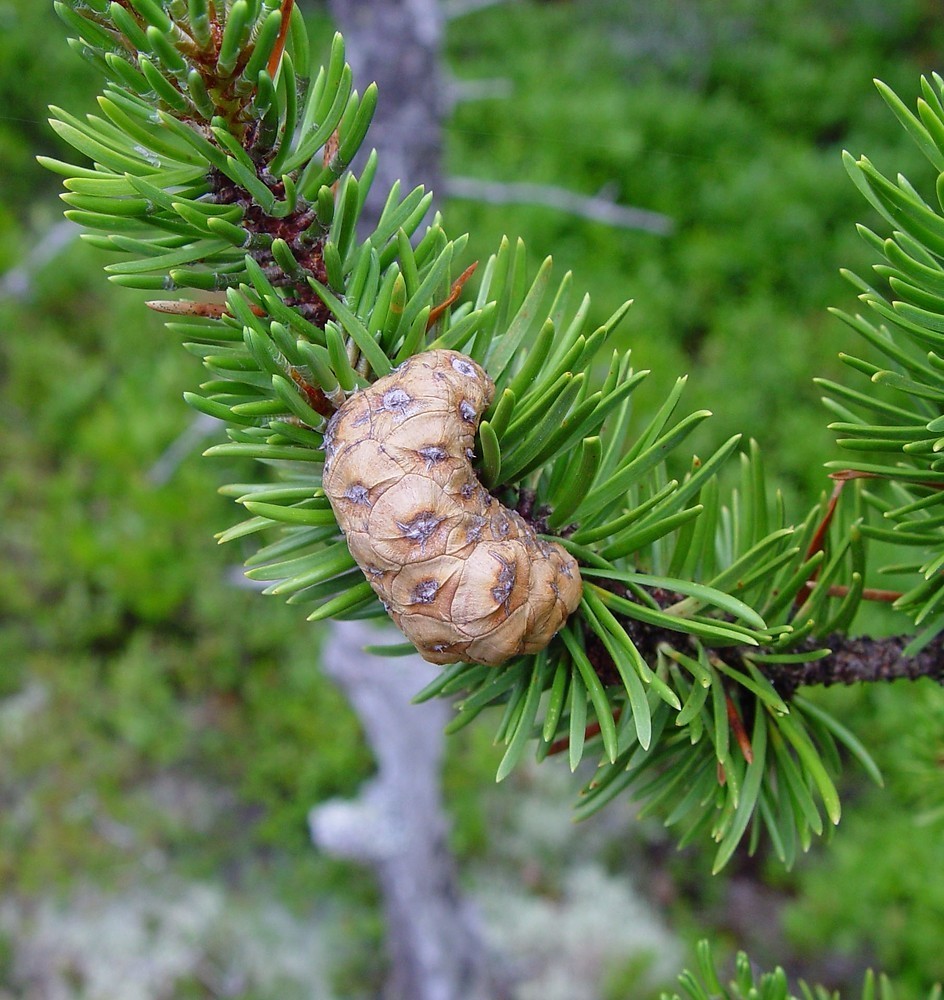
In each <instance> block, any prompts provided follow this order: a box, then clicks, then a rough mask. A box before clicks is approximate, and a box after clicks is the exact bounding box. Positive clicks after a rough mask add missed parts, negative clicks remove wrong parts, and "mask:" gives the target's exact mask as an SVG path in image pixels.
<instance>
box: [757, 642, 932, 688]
mask: <svg viewBox="0 0 944 1000" xmlns="http://www.w3.org/2000/svg"><path fill="white" fill-rule="evenodd" d="M912 639H913V636H908V635H892V636H886V637H883V638H878V639H869V638H865V637H858V638H854V639H853V638H850V637H849V636H845V635H828V636H826V637H825V638H823V639H821V640H819V641H815V640H814V641H809V642H808V643H807V644H806V648H807V649H808V650H809V651H810V652H812V651H813V650H814V649H829V650H831V652H830V653H829V655H828V656H824V657H823V658H822V659H819V660H809V661H808V662H806V663H765V664H763V666H762V669H763V672H764V674H765V676H766V677H767V678H768V679H769V680H770V682H771V683H772V684H773V685H774V687H775V688H776V689H777V691H778V692H779V693H780V694H781V695H782V696H783V697H785V698H789V697H790V696H792V695H793V694H794V693H795V692H796V690H797V689H798V688H801V687H811V686H813V685H817V684H821V685H823V686H824V687H829V686H830V685H833V684H860V683H876V682H879V681H885V682H888V681H899V680H909V681H916V680H920V679H921V678H922V677H927V678H928V679H929V680H933V681H935V682H936V683H938V684H942V683H944V633H942V634H940V635H937V636H935V637H934V639H932V640H931V642H929V643H928V644H927V645H926V646H925V647H924V648H923V649H922V650H920V651H919V652H917V653H915V654H914V656H905V655H904V651H905V649H906V647H907V646H908V643H909V642H911V641H912Z"/></svg>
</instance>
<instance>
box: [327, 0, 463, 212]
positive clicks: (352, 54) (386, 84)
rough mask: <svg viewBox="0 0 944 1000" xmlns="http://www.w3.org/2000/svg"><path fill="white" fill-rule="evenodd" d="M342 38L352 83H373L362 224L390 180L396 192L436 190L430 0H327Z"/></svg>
mask: <svg viewBox="0 0 944 1000" xmlns="http://www.w3.org/2000/svg"><path fill="white" fill-rule="evenodd" d="M331 12H332V14H333V15H334V18H335V20H336V22H337V25H338V28H339V29H340V31H341V33H342V34H343V35H344V38H345V41H346V42H347V50H348V61H349V62H350V64H351V68H352V69H353V71H354V85H355V86H356V87H357V89H358V90H359V91H361V92H363V90H364V88H365V87H366V86H367V84H369V83H370V82H371V80H376V81H377V85H378V87H379V88H380V98H379V101H378V104H377V113H376V115H375V116H374V123H373V126H372V128H371V133H370V134H371V140H372V142H373V144H374V145H375V146H376V148H377V151H378V153H379V155H380V162H379V165H378V168H377V177H376V178H375V180H374V184H373V188H372V189H371V192H370V195H369V197H368V199H367V204H366V206H365V212H364V225H365V226H373V225H374V224H375V223H376V221H377V219H378V218H379V216H380V211H381V209H382V208H383V205H384V202H385V200H386V197H387V194H388V193H389V191H390V188H391V186H392V185H393V183H394V181H396V180H399V181H400V183H401V190H402V193H403V194H405V193H407V192H408V191H411V190H412V189H413V188H414V187H416V186H417V185H419V184H422V185H424V186H425V187H426V189H427V190H430V189H431V190H432V191H434V192H441V191H442V166H441V164H442V121H443V118H444V116H445V113H446V110H447V96H446V85H445V79H444V76H443V72H442V67H441V63H440V55H441V50H442V40H443V16H442V12H441V10H440V5H439V2H438V0H369V2H368V0H331Z"/></svg>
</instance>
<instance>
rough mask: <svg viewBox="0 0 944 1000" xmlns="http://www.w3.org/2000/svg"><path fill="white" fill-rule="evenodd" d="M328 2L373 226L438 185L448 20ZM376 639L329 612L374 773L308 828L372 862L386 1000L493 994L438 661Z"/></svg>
mask: <svg viewBox="0 0 944 1000" xmlns="http://www.w3.org/2000/svg"><path fill="white" fill-rule="evenodd" d="M331 10H332V13H333V14H334V17H335V20H336V21H337V25H338V28H339V29H340V31H341V32H342V34H343V35H344V38H345V41H346V43H347V53H348V61H349V62H350V63H351V68H352V69H353V71H354V80H355V86H356V87H357V88H358V90H360V91H361V92H363V89H364V87H365V86H366V85H367V84H368V83H369V82H370V81H371V80H376V81H377V84H378V86H379V89H380V99H379V102H378V106H377V114H376V115H375V118H374V124H373V127H372V130H371V138H372V139H373V144H374V146H375V147H376V148H377V152H378V155H379V164H378V170H377V176H376V178H375V180H374V183H373V186H372V188H371V191H370V194H369V196H368V199H367V202H366V205H365V209H364V215H363V225H364V226H365V231H369V229H368V228H367V227H371V228H372V227H373V226H374V225H375V224H376V222H377V220H378V219H379V217H380V212H381V210H382V209H383V206H384V202H385V201H386V198H387V195H388V194H389V192H390V188H391V187H392V185H393V183H394V182H395V181H397V180H399V181H400V184H401V196H402V195H403V194H406V193H407V192H408V191H411V190H412V189H413V188H414V187H416V186H418V185H420V184H422V185H423V186H424V187H425V188H426V189H427V190H430V189H432V190H433V191H438V190H441V189H442V183H441V181H442V175H441V150H442V120H443V117H444V115H445V112H446V99H445V88H444V83H443V78H442V73H441V69H440V62H439V60H440V50H441V45H442V35H443V31H442V28H443V19H442V15H441V13H440V10H439V4H438V0H370V2H367V0H331ZM372 641H373V642H376V641H377V634H376V631H375V630H373V629H371V628H369V627H365V626H364V625H362V624H360V623H358V622H338V623H335V624H334V625H333V626H332V631H331V636H330V639H329V641H328V643H327V644H326V646H325V649H324V655H323V662H324V668H325V670H326V672H327V673H329V674H330V676H332V677H333V678H334V679H335V680H336V681H337V683H338V684H339V686H340V687H342V688H343V690H344V691H345V693H346V694H347V696H348V698H349V699H350V701H351V704H352V705H353V707H354V709H355V711H356V712H357V714H358V717H359V719H360V721H361V725H362V726H363V727H364V733H365V736H366V737H367V740H368V742H369V743H370V745H371V747H372V749H373V752H374V757H375V759H376V761H377V768H378V773H377V777H376V778H375V779H374V780H373V781H371V782H369V783H367V784H366V785H365V786H364V788H363V789H362V790H361V794H360V796H359V797H358V799H356V800H354V801H350V802H330V803H326V804H325V805H322V806H320V807H318V808H316V809H314V810H312V814H311V829H312V837H313V839H314V841H315V843H316V844H317V845H318V846H319V847H321V848H322V849H323V850H325V851H328V852H329V853H331V854H335V855H338V856H342V857H347V858H351V859H354V860H357V861H359V862H361V863H362V864H368V865H370V866H371V867H372V868H373V869H374V871H375V872H376V873H377V878H378V881H379V883H380V887H381V891H382V894H383V901H384V909H385V915H386V923H387V950H388V954H389V960H390V973H389V979H388V983H387V988H386V990H385V997H386V998H387V1000H486V998H487V1000H495V998H497V997H500V996H501V995H502V990H501V989H500V987H499V986H498V985H497V983H496V982H495V977H494V976H493V974H492V972H491V971H490V964H491V963H490V961H489V955H488V951H487V949H486V948H485V945H484V943H483V941H482V938H481V936H480V934H479V930H478V927H477V924H476V920H475V915H474V913H473V911H472V908H471V906H470V904H469V903H468V901H466V900H465V899H464V898H463V895H462V892H461V890H460V887H459V882H458V877H457V872H456V866H455V859H454V858H453V856H452V853H451V851H450V849H449V845H448V839H447V834H448V819H447V817H446V812H445V809H444V806H443V801H442V790H441V783H440V770H441V763H442V755H443V749H444V736H443V732H442V730H443V726H444V725H445V723H446V721H447V719H448V717H449V709H448V707H447V706H446V705H445V704H443V703H441V702H436V703H431V704H424V705H413V704H411V699H412V697H413V695H414V694H416V692H417V691H418V690H419V689H420V688H421V687H423V686H424V685H425V684H427V683H428V682H429V681H430V680H431V679H432V678H433V677H434V676H435V674H436V671H437V669H438V668H436V667H433V666H432V665H430V664H428V663H425V662H424V661H423V660H421V659H420V658H419V657H418V656H413V657H404V658H397V659H389V660H383V659H381V658H379V657H373V656H369V655H367V654H365V653H364V652H363V651H362V647H363V646H364V644H366V643H369V642H372Z"/></svg>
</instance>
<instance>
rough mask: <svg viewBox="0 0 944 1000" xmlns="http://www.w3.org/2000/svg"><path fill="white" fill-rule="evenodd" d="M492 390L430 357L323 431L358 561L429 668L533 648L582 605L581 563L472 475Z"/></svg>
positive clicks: (328, 481)
mask: <svg viewBox="0 0 944 1000" xmlns="http://www.w3.org/2000/svg"><path fill="white" fill-rule="evenodd" d="M494 391H495V386H494V384H493V383H492V380H491V379H490V378H489V377H488V375H487V374H486V373H485V372H484V371H483V370H482V368H481V367H480V366H479V365H477V364H476V363H475V362H474V361H472V359H471V358H467V357H466V356H465V355H463V354H459V353H457V352H456V351H428V352H427V353H425V354H419V355H416V356H415V357H412V358H410V359H409V360H407V361H406V362H404V363H403V364H402V365H401V366H400V367H399V368H398V369H397V370H396V371H394V372H392V373H391V374H389V375H387V376H385V377H384V378H381V379H378V381H377V382H375V383H374V384H373V385H371V386H369V387H368V388H366V389H363V390H361V391H360V392H358V393H356V394H355V395H354V396H352V397H351V398H350V399H349V400H348V401H347V402H346V403H345V404H344V405H343V406H342V407H341V409H340V410H338V412H337V413H336V414H335V415H334V416H333V417H332V419H331V422H330V423H329V425H328V429H327V432H326V435H325V455H326V458H325V468H324V479H323V482H324V489H325V494H326V495H327V497H328V499H329V501H330V502H331V506H332V508H333V510H334V513H335V516H336V517H337V519H338V524H339V525H340V526H341V529H342V531H344V533H345V536H346V538H347V542H348V545H349V546H350V549H351V553H352V554H353V556H354V558H355V559H356V560H357V562H358V564H359V565H360V567H361V569H362V570H363V571H364V575H365V576H366V577H367V579H368V580H369V581H370V583H371V585H372V586H373V588H374V590H375V591H376V592H377V594H378V596H379V597H380V599H381V600H382V601H383V603H384V606H385V607H386V608H387V610H388V612H389V613H390V616H391V617H392V618H393V620H394V621H395V622H396V623H397V625H398V626H399V627H400V629H401V630H402V631H403V633H404V634H405V635H406V636H407V638H408V639H409V640H410V641H411V642H413V643H414V644H415V646H416V648H417V650H418V651H419V652H420V654H421V655H422V656H423V657H424V658H425V659H427V660H429V661H431V662H432V663H455V662H457V661H460V660H467V661H469V662H473V663H484V664H489V665H498V664H500V663H504V662H505V661H506V660H509V659H510V658H511V657H513V656H516V655H518V654H520V653H536V652H538V651H539V650H541V649H543V648H544V647H545V646H546V645H547V644H548V643H549V642H550V641H551V639H552V638H553V636H554V635H555V633H556V632H557V631H558V630H559V629H560V627H561V626H562V625H563V624H564V622H565V621H566V620H567V616H568V615H570V614H571V612H573V611H574V609H575V608H576V607H577V605H578V604H579V603H580V594H581V588H582V584H581V580H580V572H579V570H578V568H577V563H576V561H575V560H574V559H573V558H572V557H571V556H570V555H569V554H568V553H567V552H566V551H565V550H564V549H563V548H562V547H561V546H560V545H558V544H556V543H554V542H547V541H544V540H543V539H541V538H539V537H538V536H537V534H536V533H535V531H534V529H533V528H532V527H531V525H529V524H528V523H527V522H526V521H525V520H524V519H523V518H522V517H521V516H520V515H519V514H517V513H516V512H514V511H511V510H508V509H506V508H505V507H503V506H502V505H501V504H500V503H499V502H498V501H497V500H496V499H495V498H494V497H493V496H491V495H490V494H489V492H488V491H487V490H486V489H485V488H484V487H483V486H482V484H481V483H480V482H479V481H478V479H477V478H476V475H475V471H474V470H473V468H472V459H473V457H474V443H475V432H476V429H477V428H478V423H479V419H480V418H481V416H482V413H483V412H484V411H485V409H486V407H487V406H488V404H489V403H490V402H491V399H492V395H493V394H494Z"/></svg>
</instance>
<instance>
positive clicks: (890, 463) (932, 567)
mask: <svg viewBox="0 0 944 1000" xmlns="http://www.w3.org/2000/svg"><path fill="white" fill-rule="evenodd" d="M879 90H880V92H881V94H882V96H883V97H884V99H885V101H886V103H887V104H888V105H889V107H890V108H891V109H892V111H893V112H894V114H895V116H896V117H897V118H898V119H899V121H900V122H901V124H902V126H903V127H904V129H905V130H906V131H907V133H908V135H909V136H910V137H911V138H912V139H913V140H914V142H915V144H916V145H917V146H918V148H919V149H920V150H921V152H922V153H923V154H924V155H925V157H927V159H928V161H929V162H930V163H931V165H932V166H933V167H934V169H935V170H936V171H937V172H938V183H937V188H938V191H939V192H940V190H941V178H942V177H944V105H942V103H941V100H942V95H944V79H942V78H941V77H940V76H938V75H937V74H934V76H933V78H932V79H930V80H929V79H927V78H922V81H921V93H922V96H921V97H920V98H919V99H918V105H917V109H918V114H917V115H915V114H913V113H912V112H911V111H909V110H908V108H907V107H906V106H905V104H904V103H903V102H902V101H901V100H900V99H899V98H898V97H897V96H896V95H895V94H894V92H892V91H891V90H890V89H889V88H888V87H887V86H885V85H884V84H879ZM845 162H846V167H847V169H848V171H849V173H850V176H851V177H852V179H853V181H854V182H855V184H856V185H857V187H858V188H859V189H860V191H861V192H862V193H863V195H864V196H865V197H866V198H867V199H868V201H869V202H870V204H871V205H872V207H873V208H874V209H875V210H876V211H877V212H878V213H879V215H880V216H881V217H882V219H883V220H884V222H885V223H886V224H887V225H889V226H891V227H893V229H892V233H891V235H890V236H888V237H886V238H882V237H881V236H879V235H877V234H876V233H874V232H873V231H872V230H870V229H867V228H865V227H861V229H860V232H861V234H862V236H863V238H864V239H865V240H866V242H867V243H868V244H869V245H870V247H871V248H872V249H873V250H875V251H878V252H879V253H881V255H882V256H883V257H884V262H883V263H881V264H876V265H874V266H873V270H874V272H875V273H876V275H877V277H878V279H879V287H878V288H876V287H874V286H873V285H872V284H870V283H869V282H868V281H865V280H862V279H859V278H856V277H855V276H854V275H851V274H850V275H849V277H850V280H851V281H852V282H853V284H855V286H856V288H857V289H858V291H859V299H860V301H861V302H863V303H864V304H865V305H867V306H868V307H869V309H870V310H871V313H870V314H869V316H877V317H878V320H879V321H878V323H875V322H872V320H871V319H870V318H867V317H865V316H860V315H857V316H849V315H847V314H845V313H841V314H840V315H842V317H843V318H844V319H845V320H846V322H848V323H849V325H850V326H852V328H853V329H854V330H856V332H857V333H859V334H860V335H861V336H862V337H864V338H865V340H866V341H867V342H868V343H869V344H870V345H871V346H872V348H873V349H875V350H876V351H877V352H878V354H879V356H880V357H879V363H878V364H875V363H873V362H872V361H871V360H866V359H862V358H858V357H853V356H844V358H843V360H844V361H845V362H846V363H847V364H848V365H849V366H850V367H851V368H853V369H854V370H855V371H856V372H857V373H859V374H860V375H865V376H866V377H867V378H868V379H869V380H870V382H871V383H872V386H878V387H880V388H885V389H887V390H889V392H888V395H887V396H877V395H875V394H874V391H873V392H866V393H862V392H861V391H860V390H858V389H851V388H847V387H845V386H843V385H836V384H834V383H831V382H825V383H823V385H824V388H825V389H826V391H827V393H828V394H829V397H830V398H829V403H830V408H831V409H832V410H833V412H834V413H836V414H837V415H838V417H839V420H838V421H836V422H835V423H834V424H832V425H831V426H832V429H833V430H834V431H836V432H837V433H838V434H839V435H840V438H839V443H840V444H841V445H842V446H843V447H845V448H847V449H848V450H850V451H851V452H852V453H853V456H854V457H853V459H852V461H850V462H849V463H848V465H849V467H850V468H852V469H854V470H855V471H856V472H858V473H859V474H860V475H862V476H863V477H867V478H873V479H877V480H879V481H887V482H889V483H891V484H893V486H892V488H891V489H890V490H889V491H888V492H887V493H884V494H881V495H876V494H873V493H871V492H870V493H867V494H866V497H867V499H868V501H869V504H870V506H871V507H873V508H874V509H875V511H876V512H877V514H878V515H879V523H878V524H868V525H865V526H864V527H863V531H864V532H865V533H866V534H867V535H868V536H869V537H871V538H875V539H877V540H879V541H887V542H892V543H897V544H899V545H903V546H908V547H909V548H910V549H911V550H912V551H913V553H914V554H913V555H911V553H909V555H908V556H907V557H906V559H907V562H906V564H905V566H904V567H898V568H897V571H898V572H901V571H902V570H904V571H905V572H907V573H910V574H912V577H913V578H912V583H911V585H910V586H909V588H908V589H907V590H906V592H905V593H904V594H902V596H901V597H900V598H899V599H898V601H897V602H896V604H897V607H899V608H901V609H902V610H904V611H906V612H908V613H909V614H910V615H911V616H912V617H913V619H914V622H915V625H916V626H919V627H920V628H921V633H920V636H919V639H918V640H917V642H916V645H919V644H920V643H921V642H922V641H928V640H929V639H930V638H931V637H933V636H934V635H935V634H936V633H937V632H938V631H940V628H941V626H942V624H944V617H942V615H944V578H942V576H941V572H940V571H941V567H942V565H944V561H942V560H944V557H942V555H941V542H942V540H944V536H942V534H941V530H940V522H941V521H942V520H944V517H942V514H941V511H942V503H944V494H942V492H941V482H944V466H942V464H941V461H940V459H939V458H938V453H939V451H940V449H941V447H942V444H944V438H941V436H940V431H941V429H942V428H944V416H942V410H941V401H942V399H944V359H942V356H941V355H942V354H944V351H942V345H944V297H942V291H944V281H942V280H941V276H944V268H942V267H941V263H940V261H941V255H942V253H944V241H942V237H941V233H942V232H944V216H942V213H941V210H940V207H939V205H938V206H937V207H936V206H934V205H933V204H931V203H929V202H927V201H926V200H925V199H924V198H922V196H921V195H920V194H919V193H918V191H917V190H916V189H915V188H914V187H913V186H912V185H911V183H909V181H908V180H907V179H906V178H904V177H903V176H902V175H901V174H899V175H898V177H897V179H896V180H895V181H891V180H889V179H888V178H886V177H885V176H884V175H883V174H882V173H881V172H880V171H879V170H878V169H877V168H876V167H875V166H874V165H873V164H872V163H871V161H870V160H868V159H867V158H866V157H860V158H859V159H858V160H856V159H855V158H853V157H852V156H851V155H848V154H847V155H846V158H845ZM863 452H866V453H872V454H873V455H877V456H878V457H877V458H872V457H871V456H868V455H867V456H862V453H863ZM860 456H862V457H860ZM841 464H845V463H839V462H834V463H832V465H833V466H834V467H837V466H839V465H841Z"/></svg>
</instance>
